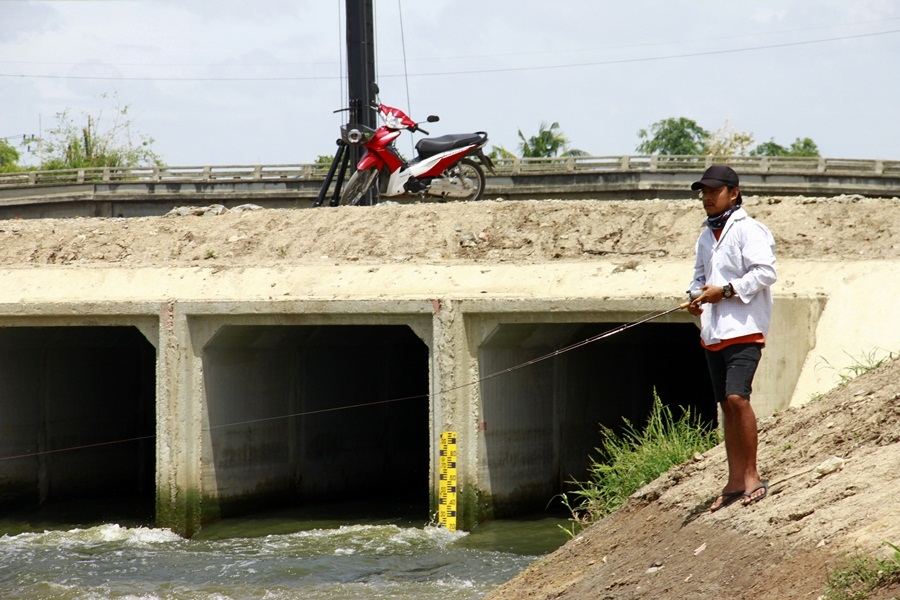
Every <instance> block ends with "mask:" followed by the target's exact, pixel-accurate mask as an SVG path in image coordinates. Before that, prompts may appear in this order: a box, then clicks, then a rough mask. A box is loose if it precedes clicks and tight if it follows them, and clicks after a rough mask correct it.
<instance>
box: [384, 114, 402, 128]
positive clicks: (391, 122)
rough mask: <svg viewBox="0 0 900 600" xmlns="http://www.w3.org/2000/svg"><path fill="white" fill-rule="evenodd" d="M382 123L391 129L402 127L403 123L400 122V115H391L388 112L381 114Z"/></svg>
mask: <svg viewBox="0 0 900 600" xmlns="http://www.w3.org/2000/svg"><path fill="white" fill-rule="evenodd" d="M383 117H384V124H385V126H387V127H390V128H391V129H403V123H401V122H400V117H398V116H397V115H392V114H390V113H388V114H386V115H383Z"/></svg>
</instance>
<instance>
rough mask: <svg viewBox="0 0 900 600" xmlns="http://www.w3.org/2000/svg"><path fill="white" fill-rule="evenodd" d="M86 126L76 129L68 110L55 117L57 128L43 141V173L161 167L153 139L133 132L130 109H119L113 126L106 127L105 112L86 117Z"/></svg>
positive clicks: (122, 107)
mask: <svg viewBox="0 0 900 600" xmlns="http://www.w3.org/2000/svg"><path fill="white" fill-rule="evenodd" d="M83 117H84V123H83V124H81V125H76V123H75V122H74V120H73V119H72V117H71V116H70V114H69V111H68V109H67V110H64V111H62V112H60V113H57V114H56V125H55V126H54V127H52V128H51V129H50V131H49V134H48V137H47V138H46V139H44V140H43V144H42V145H41V152H40V156H39V157H38V158H39V159H40V161H41V168H43V169H81V168H89V167H136V166H139V165H161V164H162V161H161V159H160V158H159V156H158V155H157V154H156V153H155V152H154V151H153V149H152V144H153V139H152V138H150V137H148V136H146V135H143V134H137V133H134V132H133V131H132V126H131V120H130V119H129V117H128V106H116V107H115V108H114V110H113V116H112V119H111V123H110V124H109V126H108V127H104V125H105V119H104V115H103V111H100V112H99V113H98V114H97V115H96V116H94V115H90V114H87V113H84V115H83Z"/></svg>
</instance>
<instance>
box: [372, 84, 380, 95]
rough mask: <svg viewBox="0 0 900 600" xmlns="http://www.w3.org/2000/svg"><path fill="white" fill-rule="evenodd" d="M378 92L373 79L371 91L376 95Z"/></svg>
mask: <svg viewBox="0 0 900 600" xmlns="http://www.w3.org/2000/svg"><path fill="white" fill-rule="evenodd" d="M378 92H379V90H378V84H377V83H375V82H374V81H373V82H372V93H373V94H375V95H376V96H377V95H378Z"/></svg>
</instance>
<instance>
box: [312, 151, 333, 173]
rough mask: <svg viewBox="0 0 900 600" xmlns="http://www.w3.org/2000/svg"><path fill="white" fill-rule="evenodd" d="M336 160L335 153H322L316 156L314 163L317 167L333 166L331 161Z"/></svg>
mask: <svg viewBox="0 0 900 600" xmlns="http://www.w3.org/2000/svg"><path fill="white" fill-rule="evenodd" d="M333 160H334V154H320V155H318V156H317V157H316V160H315V162H314V163H313V164H314V165H316V166H317V167H324V168H326V169H327V168H329V167H330V166H331V161H333Z"/></svg>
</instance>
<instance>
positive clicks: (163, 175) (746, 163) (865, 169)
mask: <svg viewBox="0 0 900 600" xmlns="http://www.w3.org/2000/svg"><path fill="white" fill-rule="evenodd" d="M715 162H717V163H724V164H729V165H731V166H733V167H734V168H735V169H736V170H738V171H739V172H741V173H756V174H760V173H762V174H768V173H771V174H778V173H791V174H801V175H802V174H810V175H823V174H824V175H827V174H834V175H859V176H876V177H877V176H885V175H890V176H900V160H868V159H850V158H818V157H812V158H806V157H790V156H733V157H728V158H724V159H721V158H720V159H715ZM494 163H495V167H496V168H495V174H496V175H498V176H515V175H528V174H535V175H537V174H541V175H548V174H567V173H602V172H629V171H632V172H633V171H640V172H653V171H666V172H680V171H692V172H696V171H702V170H703V169H705V168H706V167H707V166H709V165H710V164H712V163H713V159H712V158H711V157H708V156H675V155H652V156H629V155H623V156H560V157H554V158H499V159H496V160H495V161H494ZM327 171H328V167H327V166H322V165H319V164H281V165H278V164H276V165H205V166H159V167H157V166H149V167H96V168H86V169H64V170H55V171H20V172H14V173H0V188H25V187H31V186H49V185H79V184H85V183H108V184H117V183H152V182H160V183H165V182H182V183H184V182H192V183H217V182H229V181H230V182H236V181H240V182H253V181H284V180H307V181H309V180H321V179H324V177H325V174H326V173H327Z"/></svg>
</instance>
